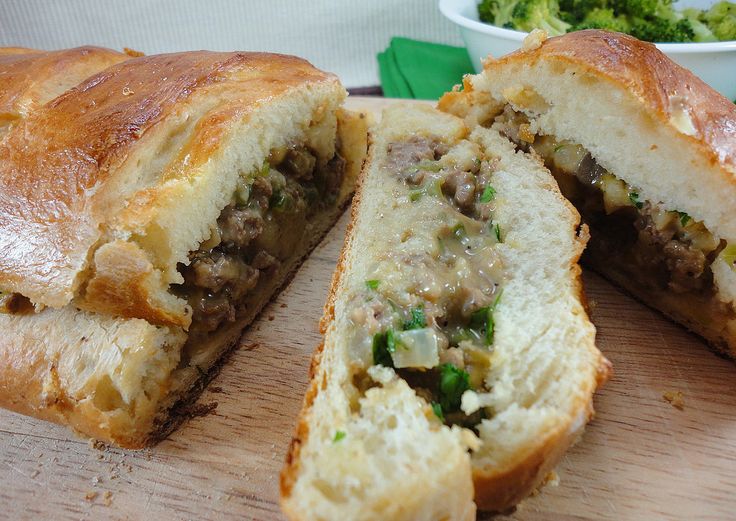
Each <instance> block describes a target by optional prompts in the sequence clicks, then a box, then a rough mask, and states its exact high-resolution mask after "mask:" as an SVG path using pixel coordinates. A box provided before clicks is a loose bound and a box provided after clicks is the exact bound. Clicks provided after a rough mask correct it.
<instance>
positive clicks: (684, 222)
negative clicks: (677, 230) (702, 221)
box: [677, 211, 690, 226]
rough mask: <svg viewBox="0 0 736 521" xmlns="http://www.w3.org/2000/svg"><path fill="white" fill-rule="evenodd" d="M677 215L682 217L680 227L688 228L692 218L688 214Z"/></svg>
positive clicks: (679, 213) (680, 213) (678, 213)
mask: <svg viewBox="0 0 736 521" xmlns="http://www.w3.org/2000/svg"><path fill="white" fill-rule="evenodd" d="M677 215H678V216H679V217H680V225H681V226H687V223H689V222H690V216H689V215H688V214H686V213H685V212H679V211H678V212H677Z"/></svg>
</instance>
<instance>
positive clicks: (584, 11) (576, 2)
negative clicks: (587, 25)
mask: <svg viewBox="0 0 736 521" xmlns="http://www.w3.org/2000/svg"><path fill="white" fill-rule="evenodd" d="M606 7H608V0H560V15H559V16H560V18H562V19H563V20H564V21H565V22H567V23H570V24H572V25H575V24H579V23H580V22H582V21H583V20H584V19H585V17H586V16H587V15H588V13H589V12H591V11H593V10H595V9H604V8H606Z"/></svg>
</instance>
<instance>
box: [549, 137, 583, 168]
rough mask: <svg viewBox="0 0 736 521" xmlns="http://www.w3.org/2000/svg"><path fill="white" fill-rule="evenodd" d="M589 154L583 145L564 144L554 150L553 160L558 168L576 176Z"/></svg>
mask: <svg viewBox="0 0 736 521" xmlns="http://www.w3.org/2000/svg"><path fill="white" fill-rule="evenodd" d="M587 153H588V152H587V151H586V150H585V148H583V146H582V145H576V144H574V143H567V142H562V143H560V144H558V145H557V146H556V147H555V149H554V155H553V156H552V160H553V161H554V164H555V166H556V167H557V168H559V169H560V170H562V171H563V172H567V173H568V174H574V173H575V172H577V171H578V168H580V162H581V161H582V160H583V158H584V157H585V155H586V154H587Z"/></svg>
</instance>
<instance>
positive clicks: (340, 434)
mask: <svg viewBox="0 0 736 521" xmlns="http://www.w3.org/2000/svg"><path fill="white" fill-rule="evenodd" d="M344 437H345V431H337V432H335V437H334V438H333V439H332V442H333V443H337V442H338V441H340V440H341V439H343V438H344Z"/></svg>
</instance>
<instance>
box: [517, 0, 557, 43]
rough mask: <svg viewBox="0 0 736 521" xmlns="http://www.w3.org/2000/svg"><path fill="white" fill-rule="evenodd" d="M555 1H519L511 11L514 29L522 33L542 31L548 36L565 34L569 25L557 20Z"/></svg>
mask: <svg viewBox="0 0 736 521" xmlns="http://www.w3.org/2000/svg"><path fill="white" fill-rule="evenodd" d="M559 14H560V6H559V4H558V3H557V0H519V2H518V3H517V4H516V5H515V6H514V9H513V11H511V21H512V22H513V24H514V27H516V28H517V29H521V30H522V31H531V30H533V29H544V30H545V31H546V32H547V34H548V35H550V36H557V35H560V34H565V33H566V32H567V30H568V29H569V28H570V24H568V23H567V22H565V21H563V20H561V19H560V18H559Z"/></svg>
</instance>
